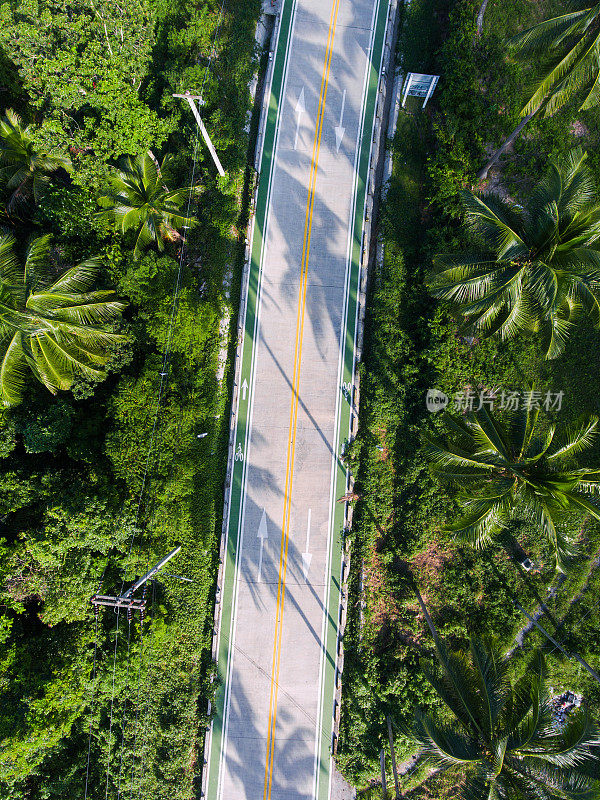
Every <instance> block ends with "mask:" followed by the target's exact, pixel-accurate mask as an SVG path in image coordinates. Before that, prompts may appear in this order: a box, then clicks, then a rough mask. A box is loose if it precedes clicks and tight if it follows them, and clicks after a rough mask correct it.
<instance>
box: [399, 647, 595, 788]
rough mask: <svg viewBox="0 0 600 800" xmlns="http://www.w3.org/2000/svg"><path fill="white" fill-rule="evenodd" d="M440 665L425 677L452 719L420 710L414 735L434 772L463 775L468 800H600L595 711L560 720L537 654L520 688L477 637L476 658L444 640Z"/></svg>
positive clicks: (503, 660)
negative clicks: (557, 721) (596, 776)
mask: <svg viewBox="0 0 600 800" xmlns="http://www.w3.org/2000/svg"><path fill="white" fill-rule="evenodd" d="M435 649H436V657H437V662H438V664H437V665H435V664H434V665H431V666H430V665H429V664H423V667H422V669H423V672H424V674H425V677H426V678H427V680H428V681H429V682H430V683H431V685H432V686H433V688H434V689H435V691H436V693H437V695H438V696H439V698H440V700H441V701H442V703H443V704H444V705H445V706H446V708H447V710H448V712H449V714H450V718H451V721H450V722H449V721H448V714H447V713H446V714H445V715H444V716H442V715H441V714H439V713H434V712H425V711H423V710H421V709H419V710H418V711H417V712H416V714H415V720H414V724H413V726H412V728H410V729H409V730H408V731H405V733H406V735H407V736H408V737H409V738H410V739H411V740H412V741H413V742H414V743H415V745H417V746H418V747H420V748H421V758H422V759H425V760H426V761H428V762H429V763H430V764H431V765H432V766H435V767H437V768H438V769H441V770H443V771H447V772H450V773H453V774H456V775H457V776H458V775H460V776H461V777H462V781H461V782H460V784H459V786H458V787H457V797H458V798H461V799H462V800H560V799H563V800H566V798H573V800H574V798H578V800H583V799H584V798H590V800H591V798H597V797H598V796H599V793H598V789H597V783H596V781H594V780H593V779H592V778H590V777H589V775H590V773H591V772H593V770H594V768H595V765H596V764H597V762H598V746H599V745H600V732H599V731H598V728H597V727H596V725H595V724H593V723H592V722H591V720H590V718H589V715H588V713H587V710H585V709H582V708H580V709H576V710H574V711H572V712H571V713H570V714H569V715H568V717H567V720H566V722H565V724H564V726H562V727H558V726H557V725H556V724H555V723H554V722H553V717H552V704H551V700H550V698H549V696H548V693H547V691H546V686H545V680H544V674H545V668H544V660H543V658H542V656H541V655H540V654H539V653H534V655H533V657H532V658H531V659H530V660H529V663H528V664H527V669H526V671H525V674H524V675H523V676H522V677H520V678H518V679H517V680H515V681H514V682H512V681H511V680H510V677H509V675H510V670H511V668H512V663H511V661H510V660H508V659H506V658H503V657H502V655H501V653H500V651H499V649H498V647H497V646H496V645H495V644H493V643H491V642H485V643H484V642H481V641H479V640H478V639H473V640H471V642H470V647H469V653H468V654H465V653H449V652H448V651H447V650H446V648H445V646H444V645H443V644H442V642H440V641H439V640H438V641H437V642H436V646H435Z"/></svg>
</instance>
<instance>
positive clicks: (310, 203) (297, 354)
mask: <svg viewBox="0 0 600 800" xmlns="http://www.w3.org/2000/svg"><path fill="white" fill-rule="evenodd" d="M339 7H340V0H334V2H333V6H332V9H331V19H330V21H329V32H328V35H327V48H326V51H325V63H324V64H323V73H322V76H321V91H320V95H319V107H318V113H317V123H316V128H315V139H314V143H313V153H312V162H311V167H310V179H309V187H308V198H307V201H306V216H305V222H304V242H303V246H302V262H301V274H300V290H299V295H298V311H297V316H296V344H295V350H294V372H293V378H292V402H291V408H290V427H289V436H288V446H287V465H286V475H285V491H284V501H283V524H282V528H281V552H280V556H279V580H278V586H277V610H276V619H275V636H274V640H273V668H272V670H271V692H270V698H269V730H268V737H267V757H266V762H265V783H264V790H263V800H271V786H272V782H273V757H274V753H275V725H276V721H277V694H278V690H279V666H280V662H281V639H282V633H283V604H284V600H285V580H286V573H287V556H288V541H289V529H290V514H291V507H292V479H293V476H294V456H295V447H294V442H295V439H296V426H297V422H298V400H299V388H300V366H301V363H302V340H303V336H304V309H305V305H306V284H307V276H308V259H309V255H310V240H311V234H312V216H313V207H314V202H315V190H316V184H317V173H318V169H319V153H320V150H321V133H322V130H323V118H324V116H325V101H326V99H327V88H328V86H329V71H330V68H331V57H332V54H333V40H334V38H335V28H336V24H337V16H338V11H339Z"/></svg>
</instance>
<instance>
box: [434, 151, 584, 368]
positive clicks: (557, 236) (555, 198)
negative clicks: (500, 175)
mask: <svg viewBox="0 0 600 800" xmlns="http://www.w3.org/2000/svg"><path fill="white" fill-rule="evenodd" d="M585 158H586V154H585V153H584V152H583V151H582V150H581V149H580V148H576V149H574V150H572V151H571V153H569V155H568V156H567V157H566V158H564V159H563V160H561V161H560V162H559V163H552V164H551V166H550V170H549V173H548V175H547V176H546V177H545V178H544V179H543V180H542V181H540V183H539V184H538V185H537V186H536V187H535V189H534V190H533V191H532V192H531V194H530V198H529V202H528V205H527V207H526V208H522V207H521V206H518V205H516V204H515V203H513V202H512V201H509V200H506V199H503V198H501V197H498V196H496V195H493V194H483V195H477V194H473V193H471V192H463V195H462V199H463V203H464V207H465V209H466V216H467V223H468V224H469V225H470V226H471V228H472V229H473V230H474V232H475V233H476V234H477V235H478V236H479V240H480V242H481V244H482V247H481V249H480V250H479V251H476V252H465V253H461V254H459V255H440V256H437V257H436V259H435V261H434V270H433V271H432V273H431V274H430V276H429V280H428V282H429V286H430V288H431V291H432V292H433V294H434V295H435V296H436V297H440V298H444V299H446V300H449V301H451V303H453V304H454V305H455V306H457V307H458V308H459V309H460V311H461V313H462V314H463V316H464V317H465V319H466V321H467V323H468V325H470V326H472V327H473V328H474V329H475V330H476V331H478V332H480V333H482V334H484V335H488V334H498V335H499V336H500V337H501V338H503V339H508V338H511V337H513V336H515V335H517V334H518V333H521V332H523V331H529V332H541V333H542V334H543V337H544V338H545V340H546V341H545V346H546V357H547V358H554V357H556V356H557V355H559V354H560V352H561V351H562V350H563V348H564V346H565V342H566V340H567V338H568V335H569V331H570V328H571V325H572V323H573V321H574V320H575V319H576V317H577V315H578V313H579V312H581V311H585V312H587V313H588V314H590V315H591V316H592V318H593V321H594V322H595V323H596V324H598V322H599V321H600V301H599V297H600V204H598V202H597V201H596V199H595V192H594V186H593V180H592V176H591V175H590V172H589V170H588V169H587V167H586V166H585V163H584V162H585Z"/></svg>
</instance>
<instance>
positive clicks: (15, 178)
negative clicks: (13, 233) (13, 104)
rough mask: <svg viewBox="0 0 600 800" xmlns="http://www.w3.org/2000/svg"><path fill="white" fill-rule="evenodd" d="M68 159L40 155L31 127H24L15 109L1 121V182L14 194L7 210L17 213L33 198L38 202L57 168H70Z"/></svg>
mask: <svg viewBox="0 0 600 800" xmlns="http://www.w3.org/2000/svg"><path fill="white" fill-rule="evenodd" d="M70 166H71V162H70V160H69V159H68V158H67V157H66V156H58V155H49V154H48V153H40V152H38V150H37V148H36V146H35V143H34V140H33V137H32V135H31V126H30V125H28V126H27V127H23V123H22V120H21V118H20V117H19V116H18V115H17V114H15V112H14V111H12V109H10V108H9V109H7V111H6V117H5V118H4V119H3V120H0V181H2V182H5V184H6V187H7V188H8V189H9V190H10V192H11V194H10V197H9V199H8V203H7V206H6V210H7V212H8V213H9V214H11V213H14V212H15V211H18V210H19V209H20V207H22V206H23V205H25V204H26V203H27V202H28V201H29V200H31V198H33V200H34V201H35V202H36V203H38V202H39V201H40V200H41V198H42V197H43V194H44V191H45V190H46V187H47V186H48V183H49V182H50V176H51V175H52V173H53V172H56V170H57V169H59V168H60V167H63V168H64V169H69V168H70Z"/></svg>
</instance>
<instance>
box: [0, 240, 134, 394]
mask: <svg viewBox="0 0 600 800" xmlns="http://www.w3.org/2000/svg"><path fill="white" fill-rule="evenodd" d="M49 249H50V237H49V236H40V237H38V238H37V239H34V241H33V242H32V243H31V245H30V246H29V248H28V250H27V255H26V258H25V264H24V266H23V267H21V266H20V265H19V261H18V259H17V256H16V254H15V239H14V237H13V236H12V235H11V234H7V235H4V236H0V339H1V340H2V342H3V344H4V354H3V355H2V360H1V362H0V403H1V404H2V405H3V406H4V407H9V406H14V405H17V404H18V403H19V402H20V401H21V399H22V396H23V389H24V386H25V383H26V379H27V372H28V369H29V370H31V371H32V372H33V374H34V375H35V377H36V378H37V379H38V380H39V381H41V383H43V384H44V386H46V388H47V389H48V390H49V391H50V392H52V394H56V392H57V391H58V390H59V389H63V390H66V389H69V388H70V387H71V386H72V384H73V380H74V378H75V376H76V375H83V376H86V377H90V378H102V377H103V376H104V374H105V373H104V371H103V370H102V367H103V365H105V364H106V362H107V360H108V354H107V350H108V348H109V347H110V345H111V344H115V343H117V342H119V341H122V340H123V337H122V336H120V335H118V334H115V333H112V332H110V331H108V330H106V323H108V322H111V321H112V320H114V319H117V318H118V317H119V315H120V314H121V312H122V311H123V309H124V308H125V305H124V304H123V303H121V302H119V301H118V300H117V299H116V297H115V295H114V293H113V292H111V291H90V287H91V286H92V284H93V283H94V281H95V279H96V276H97V273H98V265H97V262H96V261H95V260H94V259H89V260H88V261H84V262H82V263H81V264H78V265H77V266H76V267H72V268H71V269H69V270H67V271H66V272H65V273H64V274H63V275H61V276H60V277H59V278H58V280H56V281H54V282H52V283H51V279H49V278H48V275H47V266H48V256H49Z"/></svg>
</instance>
